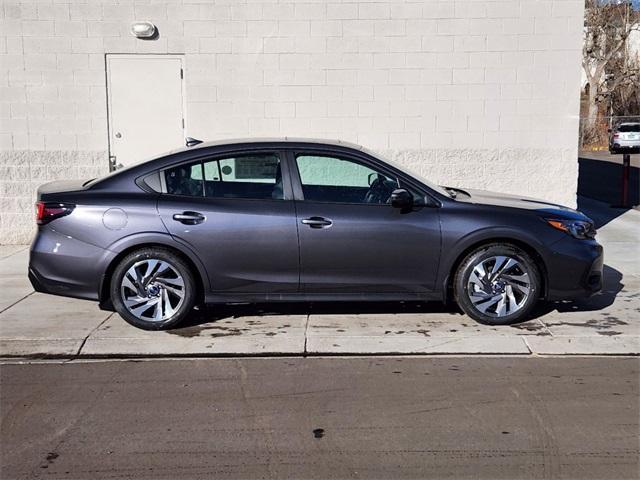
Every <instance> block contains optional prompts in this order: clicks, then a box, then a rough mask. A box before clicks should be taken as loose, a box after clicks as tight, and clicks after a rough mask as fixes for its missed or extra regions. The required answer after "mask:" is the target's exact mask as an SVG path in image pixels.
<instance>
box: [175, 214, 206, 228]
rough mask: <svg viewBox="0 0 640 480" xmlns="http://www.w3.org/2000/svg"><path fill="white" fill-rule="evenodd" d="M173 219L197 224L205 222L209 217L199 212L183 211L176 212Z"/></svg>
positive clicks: (187, 223) (188, 223)
mask: <svg viewBox="0 0 640 480" xmlns="http://www.w3.org/2000/svg"><path fill="white" fill-rule="evenodd" d="M173 219H174V220H175V221H176V222H180V223H184V224H185V225H197V224H198V223H202V222H204V221H205V220H206V219H207V217H205V216H204V215H202V214H201V213H198V212H182V213H176V214H174V215H173Z"/></svg>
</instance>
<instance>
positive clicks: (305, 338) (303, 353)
mask: <svg viewBox="0 0 640 480" xmlns="http://www.w3.org/2000/svg"><path fill="white" fill-rule="evenodd" d="M309 318H311V314H310V313H308V314H307V323H305V325H304V350H303V351H302V355H303V356H304V357H306V356H307V340H308V332H309Z"/></svg>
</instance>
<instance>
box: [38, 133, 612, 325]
mask: <svg viewBox="0 0 640 480" xmlns="http://www.w3.org/2000/svg"><path fill="white" fill-rule="evenodd" d="M194 143H195V142H194ZM36 212H37V223H38V232H37V235H36V237H35V239H34V241H33V244H32V246H31V251H30V262H29V278H30V280H31V282H32V283H33V286H34V288H35V289H36V290H37V291H39V292H44V293H51V294H56V295H64V296H69V297H75V298H84V299H88V300H94V301H97V302H99V303H100V307H101V308H103V309H107V310H115V311H117V312H118V313H119V314H120V315H121V316H122V317H123V318H124V319H125V320H126V321H127V322H129V323H130V324H132V325H134V326H136V327H140V328H144V329H151V330H157V329H165V328H171V327H175V326H176V325H178V324H179V323H180V322H181V321H182V320H184V319H185V317H187V316H188V315H189V314H190V312H191V311H192V310H193V309H194V307H197V306H201V305H205V304H209V305H211V304H225V303H238V302H239V303H257V302H260V303H264V302H288V301H297V302H299V301H303V302H340V301H358V302H360V301H362V302H365V301H387V302H390V301H412V300H415V301H430V300H440V301H443V302H453V301H455V302H456V303H457V305H458V306H459V307H460V308H461V309H462V310H463V311H464V312H465V313H466V314H467V315H469V316H470V317H472V318H473V319H475V320H477V321H478V322H481V323H485V324H508V323H513V322H517V321H522V320H525V319H527V318H528V317H529V316H530V315H531V312H532V309H533V308H534V306H535V305H536V303H537V302H538V301H539V300H546V301H552V300H565V299H571V298H575V297H580V296H588V295H590V294H593V293H594V292H597V291H598V290H599V289H600V288H601V283H602V268H603V263H602V261H603V256H602V255H603V253H602V247H601V246H600V245H599V244H598V243H597V242H596V240H595V239H594V237H595V234H596V232H595V228H594V225H593V222H592V221H591V220H590V219H589V218H587V217H586V216H585V215H583V214H582V213H580V212H577V211H575V210H572V209H569V208H566V207H562V206H559V205H555V204H552V203H548V202H544V201H540V200H532V199H528V198H522V197H520V196H508V195H501V194H497V193H489V192H484V191H476V190H467V189H460V188H451V187H440V186H437V185H433V184H431V183H430V182H428V181H426V180H423V179H422V178H420V177H419V176H416V175H414V174H410V173H407V172H406V171H405V170H404V169H403V168H401V167H399V166H396V165H394V164H392V163H389V162H387V161H383V160H382V159H380V157H378V156H377V155H376V154H374V153H372V152H369V151H367V150H366V149H364V148H362V147H359V146H356V145H350V144H345V143H342V142H328V141H322V142H321V141H314V140H293V139H284V140H240V141H228V142H217V143H200V144H199V145H196V146H191V147H187V148H183V149H181V150H177V151H174V152H170V153H168V154H166V155H164V156H161V157H158V158H155V159H152V160H150V161H147V162H145V163H141V164H137V165H134V166H131V167H129V168H126V169H122V170H117V171H115V172H112V173H111V174H109V175H107V176H105V177H103V178H99V179H93V180H80V181H57V182H52V183H47V184H45V185H42V186H41V187H40V188H39V189H38V199H37V203H36ZM212 308H215V307H212Z"/></svg>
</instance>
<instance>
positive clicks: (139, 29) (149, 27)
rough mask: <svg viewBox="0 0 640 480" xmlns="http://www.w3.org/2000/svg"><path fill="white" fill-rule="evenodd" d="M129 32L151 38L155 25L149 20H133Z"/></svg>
mask: <svg viewBox="0 0 640 480" xmlns="http://www.w3.org/2000/svg"><path fill="white" fill-rule="evenodd" d="M131 34H132V35H133V36H134V37H137V38H147V39H148V38H153V36H154V35H155V34H156V26H155V25H154V24H153V23H151V22H134V23H132V24H131Z"/></svg>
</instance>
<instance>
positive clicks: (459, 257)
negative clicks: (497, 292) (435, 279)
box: [442, 235, 548, 303]
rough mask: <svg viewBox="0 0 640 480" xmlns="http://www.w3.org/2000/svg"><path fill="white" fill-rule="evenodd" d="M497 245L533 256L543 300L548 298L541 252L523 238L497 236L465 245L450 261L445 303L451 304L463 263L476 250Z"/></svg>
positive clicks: (546, 271)
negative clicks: (457, 275)
mask: <svg viewBox="0 0 640 480" xmlns="http://www.w3.org/2000/svg"><path fill="white" fill-rule="evenodd" d="M495 243H502V244H509V245H513V246H515V247H518V248H520V249H521V250H523V251H524V252H526V253H527V254H528V255H530V256H531V258H532V259H533V261H534V262H535V263H536V266H537V267H538V269H539V273H540V282H541V284H542V285H541V288H540V291H541V298H546V297H547V288H548V281H547V274H548V270H547V265H546V263H545V261H544V259H543V256H542V254H541V253H540V251H539V250H538V249H537V248H536V247H534V246H533V245H532V244H531V242H527V241H526V240H523V239H522V238H518V237H514V236H510V235H497V236H491V237H486V238H482V239H476V240H475V241H471V242H470V243H465V245H464V246H463V247H462V249H461V250H460V251H459V252H458V253H457V254H456V255H455V256H454V258H453V261H450V262H449V264H448V266H447V268H446V270H445V272H446V275H445V277H444V279H443V283H442V292H443V301H444V302H445V303H449V302H450V301H451V299H452V298H453V279H454V277H455V272H456V270H457V269H458V267H459V266H460V264H461V263H462V261H463V260H464V259H465V258H466V257H467V256H468V255H469V254H470V253H471V252H472V251H474V250H476V249H478V248H481V247H483V246H485V245H491V244H495Z"/></svg>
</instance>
